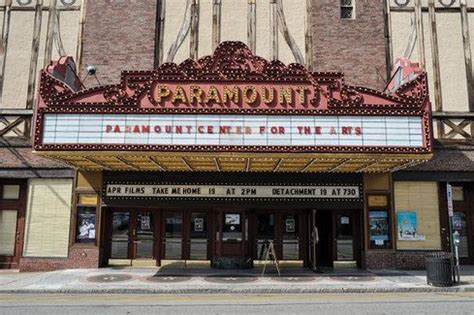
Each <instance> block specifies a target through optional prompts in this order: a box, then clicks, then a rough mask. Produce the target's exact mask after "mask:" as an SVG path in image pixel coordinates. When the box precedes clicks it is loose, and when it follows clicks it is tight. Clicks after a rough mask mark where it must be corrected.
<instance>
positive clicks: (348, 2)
mask: <svg viewBox="0 0 474 315" xmlns="http://www.w3.org/2000/svg"><path fill="white" fill-rule="evenodd" d="M341 6H352V0H341Z"/></svg>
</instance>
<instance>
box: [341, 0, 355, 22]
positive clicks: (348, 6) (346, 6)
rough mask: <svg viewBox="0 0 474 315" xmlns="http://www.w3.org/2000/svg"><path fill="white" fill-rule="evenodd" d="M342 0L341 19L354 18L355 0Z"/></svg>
mask: <svg viewBox="0 0 474 315" xmlns="http://www.w3.org/2000/svg"><path fill="white" fill-rule="evenodd" d="M340 1H341V19H353V18H354V17H355V12H354V2H355V0H340Z"/></svg>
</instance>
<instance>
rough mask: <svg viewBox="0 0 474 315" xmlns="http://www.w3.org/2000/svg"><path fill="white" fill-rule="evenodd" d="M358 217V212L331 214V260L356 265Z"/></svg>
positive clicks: (357, 255) (357, 254)
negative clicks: (332, 242) (332, 245)
mask: <svg viewBox="0 0 474 315" xmlns="http://www.w3.org/2000/svg"><path fill="white" fill-rule="evenodd" d="M359 216H360V213H359V212H358V211H336V212H334V213H333V236H334V252H333V259H334V261H335V262H354V263H356V264H357V263H358V261H359V251H360V249H359V237H360V235H359V228H360V226H359V221H360V220H359ZM354 267H355V266H354Z"/></svg>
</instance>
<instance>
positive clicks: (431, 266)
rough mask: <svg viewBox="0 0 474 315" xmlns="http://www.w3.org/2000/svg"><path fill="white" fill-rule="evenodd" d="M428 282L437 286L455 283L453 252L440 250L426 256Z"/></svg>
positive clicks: (448, 285)
mask: <svg viewBox="0 0 474 315" xmlns="http://www.w3.org/2000/svg"><path fill="white" fill-rule="evenodd" d="M426 282H428V284H429V285H432V286H435V287H450V286H452V285H453V267H452V255H451V253H445V252H439V253H432V254H429V255H427V256H426Z"/></svg>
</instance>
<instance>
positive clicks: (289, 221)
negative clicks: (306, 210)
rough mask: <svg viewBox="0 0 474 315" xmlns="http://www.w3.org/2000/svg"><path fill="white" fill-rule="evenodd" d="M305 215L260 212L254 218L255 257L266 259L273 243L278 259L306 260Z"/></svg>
mask: <svg viewBox="0 0 474 315" xmlns="http://www.w3.org/2000/svg"><path fill="white" fill-rule="evenodd" d="M303 223H304V220H303V213H302V212H299V211H292V212H284V211H275V212H271V211H258V212H257V213H255V215H254V216H253V220H252V224H253V226H254V227H253V228H252V230H253V231H255V235H254V242H253V243H254V247H253V252H254V253H253V257H254V259H256V260H263V259H265V253H266V248H267V246H268V244H269V242H270V241H271V242H273V245H274V248H275V252H276V255H277V258H278V259H282V260H303V259H304V254H305V253H304V229H303Z"/></svg>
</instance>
